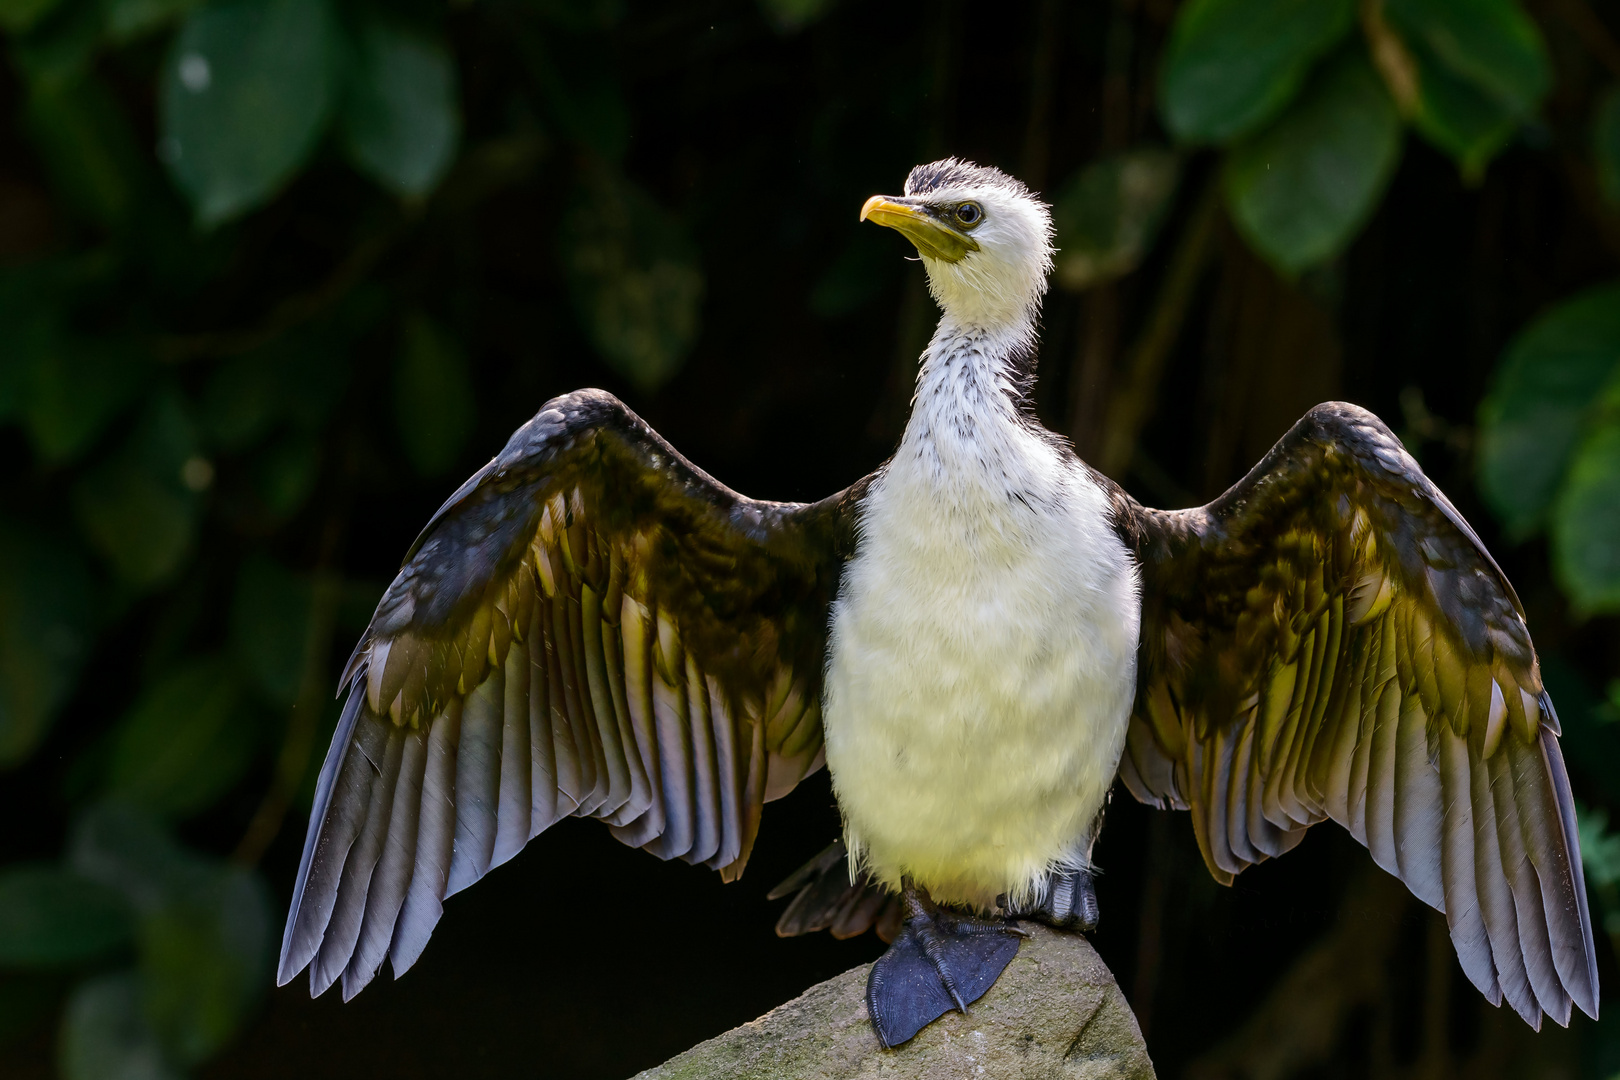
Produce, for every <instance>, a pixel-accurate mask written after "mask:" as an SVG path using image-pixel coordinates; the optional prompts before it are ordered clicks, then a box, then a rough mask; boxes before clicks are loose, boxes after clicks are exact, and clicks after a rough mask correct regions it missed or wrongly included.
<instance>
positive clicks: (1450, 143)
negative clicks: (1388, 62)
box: [1412, 47, 1519, 182]
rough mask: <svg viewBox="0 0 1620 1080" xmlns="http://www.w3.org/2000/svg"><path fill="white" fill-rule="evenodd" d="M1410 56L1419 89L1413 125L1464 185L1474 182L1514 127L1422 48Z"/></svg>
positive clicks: (1512, 120) (1500, 111)
mask: <svg viewBox="0 0 1620 1080" xmlns="http://www.w3.org/2000/svg"><path fill="white" fill-rule="evenodd" d="M1412 53H1413V55H1414V57H1415V59H1416V61H1417V68H1418V84H1419V91H1418V99H1417V105H1416V111H1415V112H1414V114H1413V116H1412V123H1413V125H1414V126H1415V127H1416V128H1417V130H1418V131H1419V133H1421V134H1422V135H1423V137H1424V138H1426V139H1428V140H1429V142H1430V143H1432V144H1434V146H1436V147H1437V148H1438V149H1440V150H1443V151H1444V152H1446V153H1447V154H1450V155H1451V156H1452V157H1453V158H1455V159H1456V161H1457V165H1458V167H1459V168H1461V169H1462V172H1463V175H1464V176H1465V177H1466V178H1467V179H1468V180H1469V181H1470V182H1473V181H1476V180H1478V179H1479V177H1480V176H1482V175H1484V172H1485V166H1486V165H1488V164H1489V163H1490V160H1491V158H1493V157H1495V156H1496V154H1497V153H1498V152H1499V151H1500V150H1501V149H1502V148H1503V147H1504V146H1506V145H1507V144H1508V142H1509V141H1511V140H1512V138H1513V133H1514V132H1515V131H1517V130H1518V128H1519V122H1518V121H1517V120H1516V119H1515V118H1514V116H1513V114H1512V113H1510V112H1509V111H1508V110H1507V109H1506V108H1504V107H1503V106H1502V105H1501V104H1499V103H1497V102H1495V101H1492V100H1491V99H1490V98H1489V97H1487V96H1486V95H1485V93H1484V92H1483V91H1481V90H1480V89H1479V88H1478V87H1475V86H1473V85H1472V84H1470V83H1468V82H1466V81H1464V80H1463V79H1461V78H1458V77H1457V76H1456V75H1454V74H1452V73H1451V72H1450V71H1448V70H1447V69H1446V68H1445V67H1444V66H1442V65H1440V64H1438V63H1437V62H1436V61H1435V60H1434V58H1433V57H1432V56H1431V55H1430V54H1429V53H1428V52H1427V51H1426V50H1424V49H1423V48H1421V47H1419V48H1414V49H1413V50H1412Z"/></svg>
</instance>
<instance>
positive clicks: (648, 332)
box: [560, 170, 703, 393]
mask: <svg viewBox="0 0 1620 1080" xmlns="http://www.w3.org/2000/svg"><path fill="white" fill-rule="evenodd" d="M560 239H561V243H562V246H563V262H564V265H565V266H566V267H567V270H568V281H569V286H570V293H571V294H572V296H573V300H574V307H575V310H576V311H578V313H579V316H580V321H581V322H583V323H584V325H585V330H586V333H587V334H588V335H589V337H590V339H591V342H592V344H594V345H595V346H596V348H597V351H598V352H600V353H601V354H602V357H603V359H605V360H606V361H607V362H608V363H609V364H610V365H612V366H613V367H614V368H615V369H616V370H617V371H618V372H619V373H620V374H621V375H623V376H624V377H625V378H626V379H629V380H630V382H631V383H633V384H634V385H635V386H636V387H637V389H639V390H641V391H643V392H646V393H651V392H652V391H654V390H657V389H658V388H659V387H661V386H663V385H664V384H665V383H667V382H668V381H669V380H670V379H671V378H672V377H674V375H675V373H676V372H677V371H679V370H680V366H681V364H682V363H683V362H684V361H685V360H686V354H687V353H688V352H689V351H690V350H691V348H692V345H693V344H694V343H695V342H696V340H697V335H698V319H699V315H700V313H701V310H702V303H703V271H702V269H701V268H700V267H699V265H698V255H697V251H696V249H695V247H694V246H693V244H692V242H691V241H690V239H688V237H687V236H686V233H685V231H684V230H683V229H682V227H681V224H680V222H679V221H678V220H677V219H676V218H675V217H674V216H673V215H671V214H669V213H667V212H666V211H664V210H663V208H661V207H660V206H659V205H658V204H657V203H655V202H654V201H653V200H652V198H651V197H650V196H648V195H647V194H646V193H645V192H643V191H642V190H641V189H640V188H638V187H636V186H635V185H634V184H632V183H630V182H629V181H628V180H626V179H624V178H623V177H620V176H617V175H613V174H610V173H608V172H606V171H605V170H599V171H596V172H594V173H593V174H592V175H591V176H589V177H588V178H587V180H586V183H585V184H584V185H583V186H582V187H581V190H580V191H579V193H578V195H577V196H576V198H575V200H574V204H573V206H572V208H571V209H570V211H569V214H568V216H567V218H566V220H565V221H564V222H563V226H562V235H561V238H560Z"/></svg>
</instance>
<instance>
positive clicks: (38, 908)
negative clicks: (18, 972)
mask: <svg viewBox="0 0 1620 1080" xmlns="http://www.w3.org/2000/svg"><path fill="white" fill-rule="evenodd" d="M131 932H132V926H131V919H130V911H129V908H128V906H127V904H126V903H125V901H124V898H123V897H122V896H120V895H119V894H118V893H117V892H115V891H114V890H112V889H109V888H107V887H106V886H104V885H98V884H96V883H95V882H93V881H88V880H86V879H85V878H83V877H80V876H79V875H78V874H75V873H73V872H71V871H69V870H65V869H63V868H61V867H57V866H41V865H35V866H27V865H23V866H10V867H7V868H6V869H5V870H3V871H0V965H3V966H5V967H42V966H60V965H66V964H78V963H83V962H85V961H87V960H95V959H98V958H100V957H102V956H104V955H106V954H107V953H109V952H112V951H114V950H116V949H118V948H120V947H122V946H124V945H127V944H128V943H129V941H130V937H131Z"/></svg>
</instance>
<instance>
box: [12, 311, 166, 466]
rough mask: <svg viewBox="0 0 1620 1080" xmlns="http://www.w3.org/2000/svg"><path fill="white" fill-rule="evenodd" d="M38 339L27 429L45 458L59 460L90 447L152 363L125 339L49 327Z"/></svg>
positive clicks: (129, 398) (25, 359)
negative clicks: (83, 335) (100, 337)
mask: <svg viewBox="0 0 1620 1080" xmlns="http://www.w3.org/2000/svg"><path fill="white" fill-rule="evenodd" d="M35 340H36V342H37V346H38V347H39V348H40V352H39V354H38V355H37V356H35V357H33V358H32V359H33V379H32V380H31V386H30V387H29V392H28V404H27V416H26V419H27V425H28V434H29V436H30V437H31V438H32V440H33V443H34V449H35V450H36V451H37V452H38V454H39V456H40V458H41V459H43V460H44V461H45V462H46V463H47V464H51V465H56V464H61V463H63V462H66V461H70V460H72V459H73V458H75V457H77V456H78V455H79V454H80V453H82V452H83V451H85V450H87V449H89V448H90V445H91V444H92V442H93V441H94V440H95V438H96V436H97V435H99V434H101V432H102V430H103V429H104V428H105V427H106V426H107V423H108V421H110V420H112V418H113V417H115V416H116V415H118V413H119V412H120V411H121V410H122V409H123V407H124V406H125V405H126V404H127V403H128V402H129V401H130V400H131V398H133V397H134V394H135V391H136V390H137V389H139V387H140V385H141V383H142V382H144V381H145V380H146V377H147V375H148V373H149V371H150V370H151V368H150V365H149V364H148V363H147V362H146V358H145V357H144V356H142V355H140V354H139V353H136V352H134V351H133V349H131V348H130V346H129V345H127V344H126V343H124V342H120V341H111V340H95V339H89V338H74V337H68V336H67V335H65V334H59V333H49V332H48V333H46V334H43V335H41V336H40V337H38V338H36V339H35ZM23 362H25V363H26V362H27V358H23Z"/></svg>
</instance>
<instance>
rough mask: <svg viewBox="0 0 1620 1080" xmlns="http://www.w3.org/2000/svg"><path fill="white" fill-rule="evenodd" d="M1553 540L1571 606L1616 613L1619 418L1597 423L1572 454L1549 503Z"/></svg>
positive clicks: (1619, 588)
mask: <svg viewBox="0 0 1620 1080" xmlns="http://www.w3.org/2000/svg"><path fill="white" fill-rule="evenodd" d="M1617 397H1620V395H1617ZM1613 404H1614V405H1615V406H1620V400H1617V401H1615V402H1613ZM1616 411H1617V412H1620V409H1617V410H1616ZM1552 539H1553V568H1554V569H1555V570H1556V571H1557V574H1558V580H1559V584H1561V585H1562V586H1563V588H1564V591H1565V592H1566V593H1568V594H1569V597H1570V599H1571V600H1572V601H1574V603H1575V607H1576V608H1577V609H1578V610H1580V611H1582V612H1585V613H1588V614H1592V613H1598V612H1613V611H1620V420H1612V421H1611V422H1609V423H1607V424H1603V425H1601V426H1599V427H1598V428H1597V430H1596V431H1594V432H1593V433H1592V434H1591V435H1590V436H1589V437H1588V438H1587V440H1586V442H1585V443H1584V444H1583V445H1582V446H1581V447H1580V449H1578V450H1577V451H1576V452H1575V457H1574V460H1573V461H1572V462H1571V463H1570V469H1569V477H1568V479H1567V480H1566V481H1565V482H1564V486H1563V490H1562V491H1561V492H1560V493H1559V496H1558V501H1557V502H1556V503H1555V504H1554V506H1553V516H1552Z"/></svg>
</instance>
